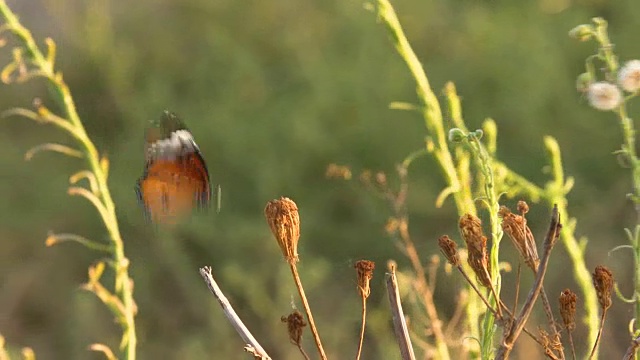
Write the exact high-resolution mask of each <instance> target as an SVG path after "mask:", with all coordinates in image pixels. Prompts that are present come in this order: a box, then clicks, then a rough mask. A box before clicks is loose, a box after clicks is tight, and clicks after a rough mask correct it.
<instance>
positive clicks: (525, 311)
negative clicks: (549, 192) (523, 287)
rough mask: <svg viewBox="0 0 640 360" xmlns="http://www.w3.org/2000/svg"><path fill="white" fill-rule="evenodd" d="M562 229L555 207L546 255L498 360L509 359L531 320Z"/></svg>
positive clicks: (504, 339)
mask: <svg viewBox="0 0 640 360" xmlns="http://www.w3.org/2000/svg"><path fill="white" fill-rule="evenodd" d="M560 228H561V224H560V215H559V213H558V208H557V207H554V208H553V212H552V215H551V223H550V224H549V231H548V232H547V237H546V238H545V241H544V254H543V256H542V259H540V265H539V266H538V272H537V273H536V279H535V281H534V284H533V287H532V288H531V290H530V291H529V295H528V296H527V300H526V301H525V303H524V305H523V307H522V309H521V310H520V313H519V314H518V317H517V318H516V319H515V320H514V323H513V325H512V326H511V327H510V328H509V330H508V331H506V332H505V333H504V335H503V339H502V343H501V344H500V347H499V348H498V353H497V355H496V360H505V359H508V358H509V355H510V354H511V351H512V350H513V344H514V343H515V341H516V340H517V339H518V336H520V333H521V332H522V330H524V326H525V324H526V322H527V320H528V319H529V315H531V311H532V310H533V305H534V304H535V302H536V299H537V298H538V295H539V294H540V290H541V289H542V284H543V281H544V276H545V274H546V272H547V266H548V265H549V258H550V257H551V250H552V249H553V247H554V245H555V243H556V240H557V238H558V235H559V230H560Z"/></svg>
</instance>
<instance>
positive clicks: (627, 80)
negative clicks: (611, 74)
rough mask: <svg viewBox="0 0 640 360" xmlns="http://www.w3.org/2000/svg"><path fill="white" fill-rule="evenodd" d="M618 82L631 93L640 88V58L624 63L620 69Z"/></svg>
mask: <svg viewBox="0 0 640 360" xmlns="http://www.w3.org/2000/svg"><path fill="white" fill-rule="evenodd" d="M618 84H620V87H622V88H623V89H624V90H625V91H628V92H631V93H632V92H636V91H638V89H640V60H631V61H627V63H626V64H624V66H623V67H622V69H620V71H618Z"/></svg>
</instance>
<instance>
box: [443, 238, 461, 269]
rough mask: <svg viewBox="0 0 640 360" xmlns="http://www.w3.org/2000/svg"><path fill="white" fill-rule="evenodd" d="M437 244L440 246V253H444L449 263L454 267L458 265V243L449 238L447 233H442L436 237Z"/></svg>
mask: <svg viewBox="0 0 640 360" xmlns="http://www.w3.org/2000/svg"><path fill="white" fill-rule="evenodd" d="M438 246H440V250H441V251H442V254H444V256H445V257H446V258H447V261H449V263H450V264H451V265H453V266H455V267H458V266H460V255H458V245H457V244H456V242H455V241H453V240H451V239H450V238H449V236H447V235H442V236H441V237H440V238H439V239H438Z"/></svg>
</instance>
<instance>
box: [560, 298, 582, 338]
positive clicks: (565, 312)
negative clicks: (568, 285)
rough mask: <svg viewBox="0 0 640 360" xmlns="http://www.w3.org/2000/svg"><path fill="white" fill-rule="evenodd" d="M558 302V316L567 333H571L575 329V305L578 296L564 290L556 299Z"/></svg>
mask: <svg viewBox="0 0 640 360" xmlns="http://www.w3.org/2000/svg"><path fill="white" fill-rule="evenodd" d="M558 302H560V316H562V322H563V323H564V327H565V329H567V331H573V330H574V329H575V328H576V303H577V302H578V296H577V295H576V293H574V292H573V291H571V289H564V291H563V292H561V293H560V297H559V298H558Z"/></svg>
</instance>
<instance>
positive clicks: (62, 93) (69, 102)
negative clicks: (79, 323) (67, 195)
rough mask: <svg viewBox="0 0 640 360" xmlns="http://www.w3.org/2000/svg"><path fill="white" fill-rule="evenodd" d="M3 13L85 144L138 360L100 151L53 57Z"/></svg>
mask: <svg viewBox="0 0 640 360" xmlns="http://www.w3.org/2000/svg"><path fill="white" fill-rule="evenodd" d="M0 16H1V17H2V18H3V19H4V20H5V21H6V26H7V28H8V29H9V30H10V31H11V32H13V33H14V34H15V35H16V36H17V37H18V39H19V40H20V42H21V43H22V44H23V46H24V47H25V49H26V50H27V52H28V54H29V55H30V56H31V58H32V59H31V61H32V63H33V65H34V66H35V68H36V69H37V70H36V71H38V72H39V73H41V75H42V76H43V77H45V78H46V79H47V81H48V83H49V85H50V88H51V89H52V90H53V91H54V92H55V95H56V97H57V99H56V100H58V101H59V102H60V106H61V108H62V109H63V110H64V112H65V115H66V117H67V119H68V120H69V122H70V123H71V124H72V129H73V130H72V131H70V133H71V135H73V136H74V138H76V139H77V140H78V142H79V143H80V144H81V145H82V147H83V148H84V151H85V153H86V158H87V161H88V163H89V167H90V170H91V172H92V173H93V174H94V175H95V178H96V180H97V185H98V188H97V193H96V194H95V195H96V196H98V198H99V199H100V202H101V203H102V205H103V206H104V208H105V209H106V214H101V217H102V220H103V221H104V224H105V227H106V228H107V231H108V233H109V238H110V240H111V242H112V245H113V254H112V255H113V264H114V266H115V288H116V293H117V295H118V296H119V297H120V299H121V301H122V303H123V305H124V309H123V310H122V314H121V316H122V317H123V319H122V321H121V323H122V329H123V336H124V339H123V346H124V347H125V359H127V360H135V358H136V344H137V338H136V329H135V320H134V316H135V312H136V305H135V302H134V300H133V280H131V278H130V277H129V274H128V267H129V260H128V259H127V258H126V256H125V253H124V244H123V241H122V237H121V236H120V230H119V227H118V221H117V218H116V212H115V205H114V202H113V199H112V198H111V193H110V191H109V187H108V185H107V174H106V171H105V169H103V168H102V166H101V165H100V156H99V154H98V151H97V149H96V147H95V145H94V144H93V142H92V141H91V139H90V138H89V137H88V136H87V133H86V131H85V129H84V126H83V124H82V121H81V120H80V117H79V116H78V113H77V111H76V106H75V103H74V101H73V98H72V96H71V92H70V90H69V87H68V86H67V84H66V83H65V82H64V81H63V79H62V74H60V73H56V72H55V70H54V64H53V61H50V60H49V59H47V57H46V56H45V55H44V54H43V53H42V52H41V51H40V49H39V48H38V46H37V45H36V43H35V41H34V39H33V36H32V35H31V32H30V31H29V30H28V29H27V28H25V27H24V26H23V25H22V24H21V23H20V22H19V20H18V18H17V17H16V15H15V14H14V13H13V12H12V11H11V10H10V9H9V7H8V6H7V4H6V3H5V1H4V0H0Z"/></svg>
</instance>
